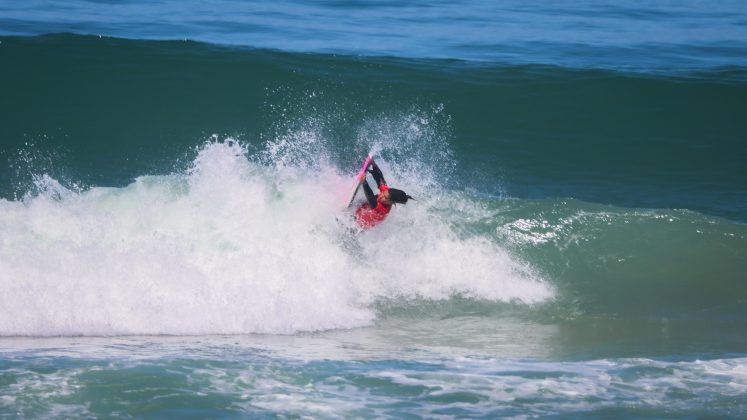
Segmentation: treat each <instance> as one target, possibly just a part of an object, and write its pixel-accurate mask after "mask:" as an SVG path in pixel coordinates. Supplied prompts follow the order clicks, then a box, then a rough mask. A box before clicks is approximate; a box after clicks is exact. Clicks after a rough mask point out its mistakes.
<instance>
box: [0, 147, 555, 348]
mask: <svg viewBox="0 0 747 420" xmlns="http://www.w3.org/2000/svg"><path fill="white" fill-rule="evenodd" d="M267 150H271V147H268V149H267ZM285 157H286V158H287V157H288V156H285ZM266 159H267V155H265V156H264V157H263V158H262V159H259V158H257V159H254V158H252V157H249V158H247V156H246V151H245V150H244V148H242V146H241V145H240V144H239V143H237V142H235V141H225V142H211V143H208V144H206V145H204V146H203V147H202V148H201V149H200V150H199V153H198V154H197V157H196V158H195V160H194V162H193V165H192V167H191V169H190V170H188V171H187V172H186V173H181V174H172V175H168V176H142V177H139V178H137V179H136V180H135V182H133V183H132V184H130V185H128V186H127V187H124V188H103V187H97V188H92V189H90V190H87V191H84V192H73V191H68V190H65V189H64V187H62V186H61V185H59V183H55V182H53V180H51V179H49V178H48V177H42V179H43V180H44V185H38V189H39V190H40V191H41V193H40V194H39V195H37V196H35V197H26V198H25V199H24V200H23V201H18V202H16V201H5V200H0V238H2V239H0V287H2V290H3V291H4V293H3V294H2V295H0V313H1V315H2V316H0V335H119V334H174V335H181V334H211V333H275V334H288V333H295V332H298V331H316V330H327V329H337V328H353V327H359V326H364V325H370V324H371V323H372V322H374V320H375V318H376V309H375V304H376V302H377V300H379V299H382V298H390V297H421V298H429V299H446V298H448V297H449V296H451V295H453V294H462V295H468V296H473V297H476V298H481V299H491V300H496V301H513V300H518V301H523V302H527V303H533V302H540V301H543V300H545V299H549V298H551V296H552V291H551V290H550V289H549V287H548V286H546V285H545V284H544V283H542V282H541V281H538V280H536V278H535V276H533V274H532V273H531V270H530V269H529V268H528V267H525V266H523V265H522V264H520V263H518V262H515V261H514V260H512V258H511V257H510V256H509V255H508V254H507V253H505V252H503V251H502V250H501V249H500V248H498V247H497V246H496V245H495V244H492V243H490V242H489V241H486V240H482V239H479V238H471V239H470V238H459V237H458V235H457V234H456V233H454V232H453V231H452V230H451V229H450V227H449V223H448V221H447V220H442V219H439V218H437V217H433V215H432V214H430V213H431V212H432V209H431V208H432V204H429V202H428V200H427V199H423V200H421V201H420V202H419V204H418V205H417V206H407V207H403V208H397V209H396V210H395V213H394V214H395V217H391V218H390V219H391V220H388V221H387V224H385V225H383V226H382V228H381V229H377V230H375V231H371V232H366V233H363V234H361V235H359V236H358V237H357V239H355V240H354V241H353V245H355V244H356V243H357V244H358V245H355V246H353V247H352V248H357V250H355V249H353V250H352V251H351V249H350V248H351V246H350V244H351V240H350V237H348V235H349V233H348V232H347V230H346V226H345V224H344V223H342V224H341V223H340V222H338V220H336V217H337V218H339V215H340V211H341V208H342V205H341V203H342V201H343V200H341V199H340V197H341V196H344V194H345V192H346V191H347V188H348V187H349V184H350V178H349V177H348V175H347V174H340V173H339V172H338V171H337V170H335V169H334V168H333V167H331V166H329V164H327V163H324V162H322V163H320V164H319V165H318V168H317V169H315V170H313V171H310V170H307V169H308V168H300V167H298V166H294V164H293V160H292V159H290V160H288V159H285V160H283V159H277V160H276V161H275V162H276V163H278V164H277V165H275V166H271V165H267V164H266V163H260V162H261V161H266ZM394 179H396V176H395V177H394ZM397 181H399V182H400V183H401V184H403V185H405V186H406V185H407V184H408V182H407V180H406V179H397ZM444 199H447V198H445V197H441V198H440V200H444ZM434 200H439V199H434ZM356 241H357V242H356ZM393 267H396V269H393Z"/></svg>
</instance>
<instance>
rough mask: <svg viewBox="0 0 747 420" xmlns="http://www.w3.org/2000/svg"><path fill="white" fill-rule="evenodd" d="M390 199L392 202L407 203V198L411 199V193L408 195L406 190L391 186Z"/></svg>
mask: <svg viewBox="0 0 747 420" xmlns="http://www.w3.org/2000/svg"><path fill="white" fill-rule="evenodd" d="M388 193H389V201H391V202H392V203H398V204H407V200H409V199H411V198H412V197H410V196H409V195H407V194H406V193H405V192H404V191H402V190H398V189H396V188H389V191H388Z"/></svg>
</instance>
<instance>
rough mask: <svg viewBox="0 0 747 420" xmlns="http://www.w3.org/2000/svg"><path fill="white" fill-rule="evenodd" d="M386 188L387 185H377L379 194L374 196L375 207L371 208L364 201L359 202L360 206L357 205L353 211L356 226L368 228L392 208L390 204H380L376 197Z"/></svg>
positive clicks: (376, 223)
mask: <svg viewBox="0 0 747 420" xmlns="http://www.w3.org/2000/svg"><path fill="white" fill-rule="evenodd" d="M388 189H389V187H387V185H386V184H381V185H380V186H379V195H377V196H376V199H377V201H376V207H374V208H371V205H370V204H368V202H365V203H363V204H361V205H360V207H358V209H357V210H356V211H355V221H356V222H357V223H358V226H360V227H361V228H363V229H370V228H372V227H374V226H376V225H378V224H379V223H381V222H383V221H384V219H386V216H387V215H388V214H389V211H390V210H392V206H391V205H389V206H385V205H383V204H381V203H380V202H379V201H378V198H379V196H380V195H381V193H383V192H384V191H386V190H388Z"/></svg>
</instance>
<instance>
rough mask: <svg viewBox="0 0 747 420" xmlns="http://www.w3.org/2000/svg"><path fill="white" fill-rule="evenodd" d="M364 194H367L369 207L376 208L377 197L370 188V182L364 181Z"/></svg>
mask: <svg viewBox="0 0 747 420" xmlns="http://www.w3.org/2000/svg"><path fill="white" fill-rule="evenodd" d="M363 192H364V193H366V200H368V205H369V206H371V208H374V207H376V204H377V203H376V196H375V195H374V193H373V191H371V187H369V186H368V181H363Z"/></svg>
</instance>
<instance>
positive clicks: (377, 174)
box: [369, 161, 386, 186]
mask: <svg viewBox="0 0 747 420" xmlns="http://www.w3.org/2000/svg"><path fill="white" fill-rule="evenodd" d="M369 172H371V175H373V177H374V180H375V181H376V185H377V186H380V185H381V184H386V181H385V180H384V174H382V173H381V169H379V166H378V165H377V164H376V162H374V161H371V169H370V170H369Z"/></svg>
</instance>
